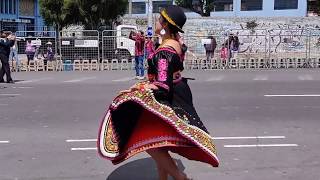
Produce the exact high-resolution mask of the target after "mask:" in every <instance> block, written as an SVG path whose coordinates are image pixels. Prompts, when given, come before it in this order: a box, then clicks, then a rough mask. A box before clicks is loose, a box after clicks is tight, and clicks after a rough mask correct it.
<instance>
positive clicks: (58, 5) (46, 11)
mask: <svg viewBox="0 0 320 180" xmlns="http://www.w3.org/2000/svg"><path fill="white" fill-rule="evenodd" d="M64 1H65V0H40V1H39V4H40V13H41V16H42V18H43V19H44V21H45V22H46V24H47V25H49V26H56V27H57V30H60V29H61V28H62V27H63V26H64V25H65V20H64V19H65V17H66V15H65V10H64V9H65V8H64Z"/></svg>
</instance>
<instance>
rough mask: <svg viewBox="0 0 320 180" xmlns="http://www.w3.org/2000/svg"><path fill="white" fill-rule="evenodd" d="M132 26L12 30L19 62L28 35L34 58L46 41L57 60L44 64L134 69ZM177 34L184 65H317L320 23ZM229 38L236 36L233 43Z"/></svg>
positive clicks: (56, 67)
mask: <svg viewBox="0 0 320 180" xmlns="http://www.w3.org/2000/svg"><path fill="white" fill-rule="evenodd" d="M132 31H136V29H135V28H132V29H130V28H128V29H122V30H121V31H117V30H105V31H102V32H99V31H95V30H79V31H77V30H74V31H70V30H69V31H61V32H59V33H60V34H59V36H58V34H56V32H55V31H17V32H16V35H17V37H18V41H17V47H18V57H19V62H21V64H23V65H25V61H24V60H26V59H27V56H26V53H25V48H26V42H27V41H28V40H30V41H31V42H32V44H34V46H35V47H36V48H37V53H35V54H38V55H37V57H38V58H36V60H37V59H39V60H41V59H44V60H45V57H44V56H45V52H46V50H47V44H48V43H52V49H53V51H54V52H55V54H56V56H55V57H56V58H55V59H57V61H56V62H53V63H50V64H49V66H50V68H49V70H52V69H53V70H120V69H121V70H127V69H134V64H135V61H134V55H135V41H134V40H132V39H129V35H130V33H131V32H132ZM183 38H184V43H185V44H186V46H187V47H188V51H187V53H186V55H185V61H184V63H185V69H226V68H228V69H269V68H319V67H320V29H311V28H309V29H273V30H265V29H254V30H248V29H228V30H221V29H218V30H210V31H203V32H202V31H201V32H196V31H187V32H186V33H185V34H183ZM231 38H233V39H235V38H237V40H238V43H235V42H236V41H234V40H233V41H231V40H230V39H231ZM153 39H155V38H153ZM212 39H214V42H215V45H214V46H215V47H214V48H213V51H212V52H209V53H208V51H206V44H210V43H211V42H212V41H213V40H212ZM223 47H226V48H227V51H226V55H225V56H222V49H223ZM32 63H33V62H32ZM11 64H12V65H11V66H12V68H14V67H16V66H17V67H19V66H20V65H15V63H14V62H12V63H11ZM38 64H39V65H40V66H42V63H41V62H39V63H35V64H34V63H33V64H32V66H37V65H38ZM26 66H30V64H28V63H27V65H26ZM45 66H47V65H46V63H45ZM52 66H54V68H52ZM22 69H26V70H28V68H22ZM31 69H32V68H31ZM45 69H46V68H45ZM38 70H41V67H40V69H38Z"/></svg>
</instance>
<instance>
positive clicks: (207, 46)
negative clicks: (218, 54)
mask: <svg viewBox="0 0 320 180" xmlns="http://www.w3.org/2000/svg"><path fill="white" fill-rule="evenodd" d="M209 39H210V44H204V48H205V50H206V56H207V63H211V59H212V58H213V57H214V51H215V49H216V47H217V41H216V38H214V37H213V36H210V37H209Z"/></svg>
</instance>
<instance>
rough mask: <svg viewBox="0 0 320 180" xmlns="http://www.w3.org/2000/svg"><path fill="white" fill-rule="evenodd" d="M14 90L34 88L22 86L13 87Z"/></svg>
mask: <svg viewBox="0 0 320 180" xmlns="http://www.w3.org/2000/svg"><path fill="white" fill-rule="evenodd" d="M12 88H13V89H32V88H33V87H28V86H25V87H24V86H21V87H12Z"/></svg>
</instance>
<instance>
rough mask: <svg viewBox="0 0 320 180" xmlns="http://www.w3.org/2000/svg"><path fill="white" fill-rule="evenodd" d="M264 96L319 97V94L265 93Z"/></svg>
mask: <svg viewBox="0 0 320 180" xmlns="http://www.w3.org/2000/svg"><path fill="white" fill-rule="evenodd" d="M264 96H265V97H320V94H267V95H264Z"/></svg>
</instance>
